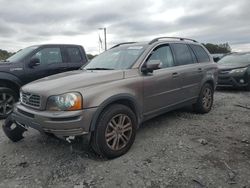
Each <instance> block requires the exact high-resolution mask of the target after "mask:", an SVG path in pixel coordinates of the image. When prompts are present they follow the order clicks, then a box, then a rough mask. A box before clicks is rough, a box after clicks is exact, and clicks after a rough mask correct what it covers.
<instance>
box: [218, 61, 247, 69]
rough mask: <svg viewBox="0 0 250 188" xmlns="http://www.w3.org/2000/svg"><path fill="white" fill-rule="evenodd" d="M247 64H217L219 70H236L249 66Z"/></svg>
mask: <svg viewBox="0 0 250 188" xmlns="http://www.w3.org/2000/svg"><path fill="white" fill-rule="evenodd" d="M249 65H250V63H249V64H247V63H225V64H218V67H219V69H220V70H224V69H237V68H243V67H247V66H249Z"/></svg>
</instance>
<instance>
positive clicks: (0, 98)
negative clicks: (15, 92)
mask: <svg viewBox="0 0 250 188" xmlns="http://www.w3.org/2000/svg"><path fill="white" fill-rule="evenodd" d="M14 103H15V100H14V97H13V96H12V95H10V94H8V93H1V94H0V115H2V116H5V115H8V114H10V113H11V111H12V109H13V105H14Z"/></svg>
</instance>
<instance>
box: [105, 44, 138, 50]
mask: <svg viewBox="0 0 250 188" xmlns="http://www.w3.org/2000/svg"><path fill="white" fill-rule="evenodd" d="M134 43H136V42H122V43H119V44H116V45H114V46H112V47H111V48H110V49H112V48H116V47H118V46H121V45H124V44H134Z"/></svg>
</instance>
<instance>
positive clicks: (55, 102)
mask: <svg viewBox="0 0 250 188" xmlns="http://www.w3.org/2000/svg"><path fill="white" fill-rule="evenodd" d="M82 106H83V100H82V96H81V94H80V93H76V92H74V93H65V94H62V95H57V96H51V97H49V99H48V101H47V107H46V109H47V110H49V111H74V110H81V109H82Z"/></svg>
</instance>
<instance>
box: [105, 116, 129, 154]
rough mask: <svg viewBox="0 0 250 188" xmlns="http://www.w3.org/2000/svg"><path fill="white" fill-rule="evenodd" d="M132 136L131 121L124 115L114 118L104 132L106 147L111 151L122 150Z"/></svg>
mask: <svg viewBox="0 0 250 188" xmlns="http://www.w3.org/2000/svg"><path fill="white" fill-rule="evenodd" d="M131 135H132V122H131V119H130V118H129V117H128V116H127V115H125V114H118V115H116V116H114V117H113V118H112V119H111V120H110V121H109V123H108V126H107V128H106V131H105V139H106V143H107V145H108V147H109V148H110V149H112V150H116V151H117V150H120V149H122V148H124V147H125V146H126V145H127V144H128V142H129V140H130V137H131Z"/></svg>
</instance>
